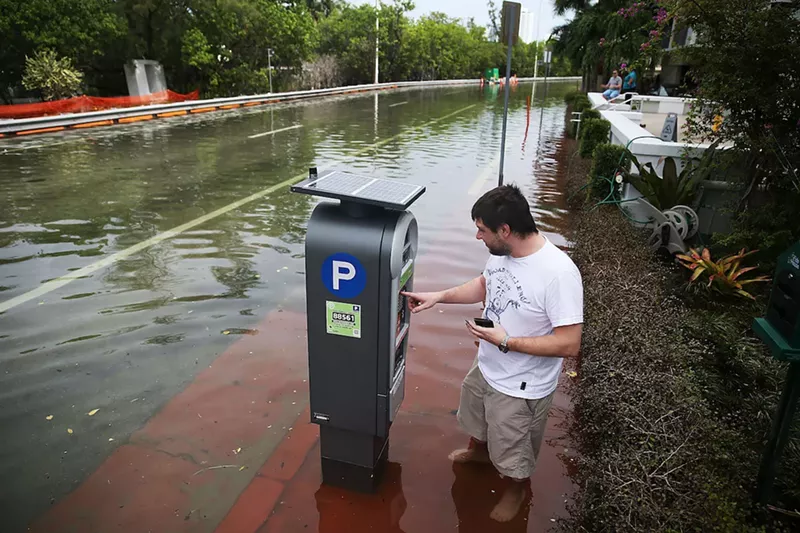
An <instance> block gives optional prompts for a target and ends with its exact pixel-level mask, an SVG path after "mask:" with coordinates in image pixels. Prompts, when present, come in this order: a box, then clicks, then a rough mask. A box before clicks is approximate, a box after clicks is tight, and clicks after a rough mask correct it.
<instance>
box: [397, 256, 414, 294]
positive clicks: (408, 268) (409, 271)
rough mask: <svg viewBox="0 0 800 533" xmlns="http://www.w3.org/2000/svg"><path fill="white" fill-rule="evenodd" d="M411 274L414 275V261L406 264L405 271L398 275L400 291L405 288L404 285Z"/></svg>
mask: <svg viewBox="0 0 800 533" xmlns="http://www.w3.org/2000/svg"><path fill="white" fill-rule="evenodd" d="M413 273H414V261H413V260H412V261H409V262H408V264H407V265H406V268H405V270H403V273H402V274H400V288H401V289H402V288H403V287H405V286H406V283H407V282H408V280H409V279H411V275H412V274H413Z"/></svg>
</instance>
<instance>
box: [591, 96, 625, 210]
mask: <svg viewBox="0 0 800 533" xmlns="http://www.w3.org/2000/svg"><path fill="white" fill-rule="evenodd" d="M584 113H586V112H585V111H584ZM630 162H631V159H630V152H628V151H627V150H626V149H625V148H624V147H623V146H620V145H618V144H609V143H604V144H599V145H597V147H596V148H595V149H594V155H593V157H592V169H591V170H590V171H589V181H590V183H591V185H590V189H591V192H592V194H593V195H594V196H596V197H598V198H599V199H601V200H602V199H604V198H606V197H607V196H608V195H609V193H610V192H611V186H612V185H611V182H609V180H611V181H614V180H615V177H616V175H617V174H618V173H625V172H627V169H628V167H629V166H630Z"/></svg>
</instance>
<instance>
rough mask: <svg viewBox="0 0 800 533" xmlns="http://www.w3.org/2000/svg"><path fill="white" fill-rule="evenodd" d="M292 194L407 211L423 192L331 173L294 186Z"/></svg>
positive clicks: (415, 187) (401, 184) (389, 182)
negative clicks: (310, 195)
mask: <svg viewBox="0 0 800 533" xmlns="http://www.w3.org/2000/svg"><path fill="white" fill-rule="evenodd" d="M291 190H292V192H298V193H302V194H312V195H314V196H324V197H326V198H335V199H337V200H342V201H346V202H355V203H362V204H369V205H376V206H379V207H384V208H387V209H407V208H408V206H410V205H411V204H412V203H413V202H414V200H416V199H417V198H419V197H420V196H421V195H422V193H424V192H425V187H422V186H421V185H413V184H411V183H405V182H402V181H396V180H385V179H380V178H370V177H368V176H359V175H358V174H350V173H349V172H342V171H339V170H334V171H330V172H328V173H325V174H322V175H320V176H311V177H310V178H309V179H307V180H305V181H302V182H301V183H298V184H297V185H293V186H292V188H291Z"/></svg>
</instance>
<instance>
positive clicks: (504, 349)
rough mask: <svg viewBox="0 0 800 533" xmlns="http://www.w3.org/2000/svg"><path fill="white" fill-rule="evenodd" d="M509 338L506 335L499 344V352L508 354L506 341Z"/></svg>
mask: <svg viewBox="0 0 800 533" xmlns="http://www.w3.org/2000/svg"><path fill="white" fill-rule="evenodd" d="M510 338H511V337H509V336H508V335H506V338H505V339H503V340H502V341H501V342H500V345H499V346H498V348H499V349H500V351H501V352H503V353H508V339H510Z"/></svg>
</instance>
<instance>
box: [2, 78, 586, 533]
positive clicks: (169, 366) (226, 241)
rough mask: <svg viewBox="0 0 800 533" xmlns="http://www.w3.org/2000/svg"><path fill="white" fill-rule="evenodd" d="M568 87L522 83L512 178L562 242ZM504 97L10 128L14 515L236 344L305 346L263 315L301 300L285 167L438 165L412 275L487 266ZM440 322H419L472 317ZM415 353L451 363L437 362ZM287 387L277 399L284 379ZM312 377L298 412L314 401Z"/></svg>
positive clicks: (7, 252)
mask: <svg viewBox="0 0 800 533" xmlns="http://www.w3.org/2000/svg"><path fill="white" fill-rule="evenodd" d="M574 87H575V84H574V83H560V84H550V85H549V86H548V88H547V89H546V91H545V87H544V86H543V85H542V84H539V85H538V86H537V87H536V90H535V95H534V98H533V101H532V104H531V105H530V108H528V106H527V105H526V99H527V97H529V96H531V93H532V86H531V84H521V85H519V86H518V87H515V88H514V90H513V92H512V97H511V101H510V104H509V118H508V138H507V145H506V148H507V156H506V166H505V177H506V181H507V182H515V183H517V184H519V185H520V186H521V187H522V188H523V190H524V191H525V192H526V195H527V196H528V198H529V200H530V201H531V204H532V206H533V208H534V217H535V219H536V221H537V224H539V226H540V229H542V230H543V231H544V232H545V234H546V235H547V236H548V237H549V238H550V239H551V240H553V242H554V243H555V244H557V245H559V246H568V242H567V241H566V240H565V239H564V237H563V236H562V230H563V228H564V217H565V216H566V207H565V201H564V198H563V196H562V191H561V188H560V186H559V182H558V170H559V169H558V165H559V163H558V161H557V160H556V154H557V153H558V151H559V148H560V146H561V142H562V137H563V130H564V112H565V104H564V103H563V94H564V92H565V91H567V90H568V89H571V88H574ZM545 93H546V97H545ZM502 110H503V98H502V92H501V91H499V90H498V88H497V87H487V88H485V89H480V88H478V87H476V86H475V87H472V86H470V87H444V88H436V89H413V90H395V91H386V92H381V93H377V94H364V95H358V96H348V97H335V98H327V99H320V100H309V101H306V102H301V103H293V104H280V105H272V106H264V107H258V108H248V109H241V110H235V111H226V112H218V113H212V114H208V115H203V116H192V117H176V118H171V119H163V120H158V121H154V122H151V123H148V124H132V125H126V126H115V127H112V128H107V129H94V130H87V131H83V132H69V133H65V134H63V135H44V136H32V137H29V138H22V139H11V140H4V141H0V311H1V312H0V434H2V436H3V438H2V440H1V441H0V512H1V513H2V515H3V517H4V518H3V524H4V525H3V530H4V531H8V532H10V533H16V532H19V531H24V530H25V527H26V526H27V525H28V524H29V523H30V522H31V521H32V520H34V519H35V518H36V517H38V516H41V515H42V514H43V513H45V512H47V510H48V509H49V508H51V506H52V505H53V504H54V503H57V502H59V501H60V500H61V499H62V498H64V496H65V495H67V494H68V493H70V492H71V491H73V490H75V489H76V488H77V487H78V486H80V485H81V483H83V482H84V481H85V480H86V479H87V478H88V477H89V476H90V475H91V474H92V473H93V472H95V470H97V469H98V467H99V466H100V465H101V464H103V462H104V461H105V460H106V459H107V458H108V457H109V456H110V455H111V454H112V453H113V452H114V451H115V450H117V448H118V447H120V446H121V445H122V444H124V443H125V442H126V441H127V440H128V439H129V438H130V437H131V435H132V434H133V433H134V432H136V431H137V430H138V429H139V428H141V427H142V426H143V425H145V424H146V423H147V422H148V420H151V419H152V417H154V415H156V413H158V412H159V411H160V410H161V409H162V408H163V407H164V406H165V405H166V404H167V402H169V401H170V400H171V399H172V398H174V397H176V395H178V394H180V393H181V392H182V391H184V390H185V389H186V388H187V386H188V385H189V384H190V383H192V382H193V381H194V380H195V378H196V377H197V376H198V374H199V373H201V372H202V371H204V370H206V369H208V368H209V366H210V365H214V364H215V361H216V360H217V358H218V357H219V356H220V355H221V354H223V353H225V352H226V351H227V350H229V349H230V348H231V346H232V345H234V344H237V345H238V346H240V347H241V346H246V347H247V352H249V353H244V355H245V356H247V355H253V356H254V357H258V356H259V349H261V347H267V346H272V345H273V344H280V345H282V346H283V345H286V346H289V347H291V346H292V342H288V341H287V340H286V339H283V338H280V339H279V338H278V337H276V336H275V331H278V333H280V327H279V328H278V329H277V330H270V331H269V332H267V334H264V333H265V331H264V330H263V328H264V326H263V325H264V324H265V323H272V324H275V323H278V324H281V322H280V320H278V322H275V320H274V319H273V318H274V317H276V316H279V315H278V314H279V313H281V314H286V315H287V316H289V315H291V316H296V315H300V314H302V313H304V311H305V300H304V291H305V285H304V275H305V273H304V255H303V252H304V239H305V227H306V222H307V220H308V217H309V215H310V213H311V210H312V209H313V207H314V202H315V199H313V198H310V197H307V196H304V195H298V194H293V193H290V192H289V187H288V184H289V181H290V180H292V179H293V178H296V177H299V176H304V175H305V174H306V173H307V171H308V168H309V167H312V166H317V167H320V168H322V169H327V168H337V169H341V170H349V171H355V172H358V173H361V174H368V175H373V176H375V177H380V178H388V179H398V180H406V181H408V182H411V183H415V184H419V185H424V186H425V187H427V192H426V193H425V194H424V195H423V196H422V197H421V198H420V199H419V200H418V201H417V202H416V203H415V204H414V205H413V206H412V207H411V211H413V213H414V215H415V216H416V217H417V219H418V222H419V227H420V254H421V257H420V267H419V271H418V274H417V276H418V280H419V282H418V283H419V285H418V286H419V287H420V288H421V289H423V290H424V289H426V288H430V289H433V288H441V285H442V284H448V285H452V284H457V283H461V282H463V281H466V279H468V278H469V277H471V276H475V275H477V274H478V273H479V272H480V269H481V267H482V265H483V262H484V261H485V259H486V257H487V254H486V251H485V248H484V247H483V245H482V244H481V243H480V242H478V241H476V240H474V238H473V235H474V228H473V226H472V221H471V220H470V217H469V208H470V207H471V205H472V203H473V202H474V201H475V200H476V199H477V198H478V196H479V195H480V194H482V193H483V192H484V191H486V190H488V189H489V188H490V187H491V186H492V184H493V183H496V180H497V163H498V161H499V145H500V131H501V128H502ZM176 228H178V229H177V231H174V230H176ZM165 232H167V233H165ZM132 246H137V247H136V248H134V249H131V248H130V247H132ZM450 280H452V281H450ZM270 321H272V322H270ZM462 324H463V322H462ZM300 326H302V321H301V322H300ZM281 327H284V326H281ZM425 327H428V328H429V329H428V330H425V329H424V328H425ZM442 327H443V326H441V324H440V325H439V326H437V327H434V326H433V325H430V326H424V327H420V332H419V337H418V338H423V337H424V336H425V335H428V336H431V335H436V336H445V337H446V336H448V335H449V336H452V337H453V339H459V335H462V333H461V329H455V327H456V324H455V323H454V324H453V325H452V326H451V328H452V329H447V328H445V329H442ZM437 328H438V329H437ZM412 330H413V327H412ZM414 334H415V333H414V332H413V331H412V343H414V342H417V339H415V338H414ZM461 340H462V341H463V342H464V343H465V344H466V343H467V340H466V339H461ZM296 346H297V350H296V351H295V352H294V353H293V354H292V355H291V357H288V358H285V359H283V360H281V361H275V363H274V366H271V361H270V360H265V361H262V362H263V363H264V364H265V366H266V368H268V369H273V370H272V372H273V375H271V376H269V379H268V382H269V383H273V384H274V383H278V384H280V383H281V380H282V376H283V375H284V374H283V373H287V375H288V374H292V375H293V376H294V375H295V374H296V375H298V376H299V375H302V374H303V373H304V372H305V368H306V359H305V358H306V353H305V351H304V350H305V343H304V341H303V342H298V343H296ZM410 357H412V358H413V357H414V356H413V354H412V355H411V356H410ZM412 362H413V361H412ZM470 363H471V361H469V360H468V361H460V362H459V363H458V365H457V366H458V368H459V372H460V368H461V367H466V368H468V367H469V364H470ZM416 364H417V367H416V368H415V370H414V372H415V373H416V375H417V376H420V377H421V378H423V379H424V378H425V377H436V376H438V374H437V372H438V370H437V368H436V365H437V363H434V362H432V361H428V360H421V361H419V362H417V363H416ZM445 366H446V365H445ZM461 375H462V376H463V374H461ZM448 376H449V374H448ZM439 377H440V376H439ZM287 379H288V378H287ZM447 379H451V378H449V377H448V378H447ZM459 379H460V378H456V377H453V378H452V380H455V382H456V385H457V382H458V380H459ZM413 385H414V384H413V383H411V382H410V383H409V386H411V388H412V389H413ZM265 386H266V385H265ZM275 390H276V392H275V393H274V395H273V396H269V395H267V396H265V401H269V402H270V403H271V401H272V400H276V401H277V399H278V398H279V397H281V398H282V396H280V394H282V392H281V393H280V394H279V392H277V390H278V389H277V388H276V389H275ZM268 392H269V391H268ZM297 392H301V393H302V399H299V400H297V401H296V402H295V403H291V402H287V403H286V417H288V418H291V417H296V416H298V415H299V414H300V413H301V412H302V411H303V409H304V408H305V405H306V404H307V395H306V392H307V391H306V390H302V391H297ZM267 398H270V399H267ZM414 398H415V396H414V394H413V392H411V393H410V394H409V395H407V399H406V402H407V403H408V404H409V406H413V405H414V401H415V400H414ZM207 399H208V398H206V400H207ZM290 403H291V405H289V404H290ZM453 407H455V406H453ZM198 416H199V417H200V418H201V419H202V416H201V414H199V413H198ZM223 416H228V417H233V418H235V417H236V416H238V413H233V412H231V413H224V414H223ZM291 419H293V418H291ZM195 422H196V420H195ZM270 427H271V426H270ZM276 430H277V425H276ZM284 430H285V428H284ZM286 431H288V430H286ZM286 431H283V432H280V433H277V434H276V436H275V439H276V440H278V439H281V438H283V436H284V435H285V434H286ZM175 453H177V454H180V453H182V452H180V451H178V452H175ZM265 453H266V452H265ZM262 462H263V457H262ZM198 468H200V467H199V466H198ZM234 496H235V495H234ZM224 510H225V509H222V510H221V511H219V512H220V513H222V515H223V516H224ZM180 518H181V519H183V518H184V517H183V513H181V517H180ZM188 519H189V518H186V520H188ZM209 520H210V519H209ZM168 530H170V529H168V528H166V529H164V531H168ZM410 530H412V531H413V530H414V529H413V528H412V529H410ZM170 531H171V530H170Z"/></svg>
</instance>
